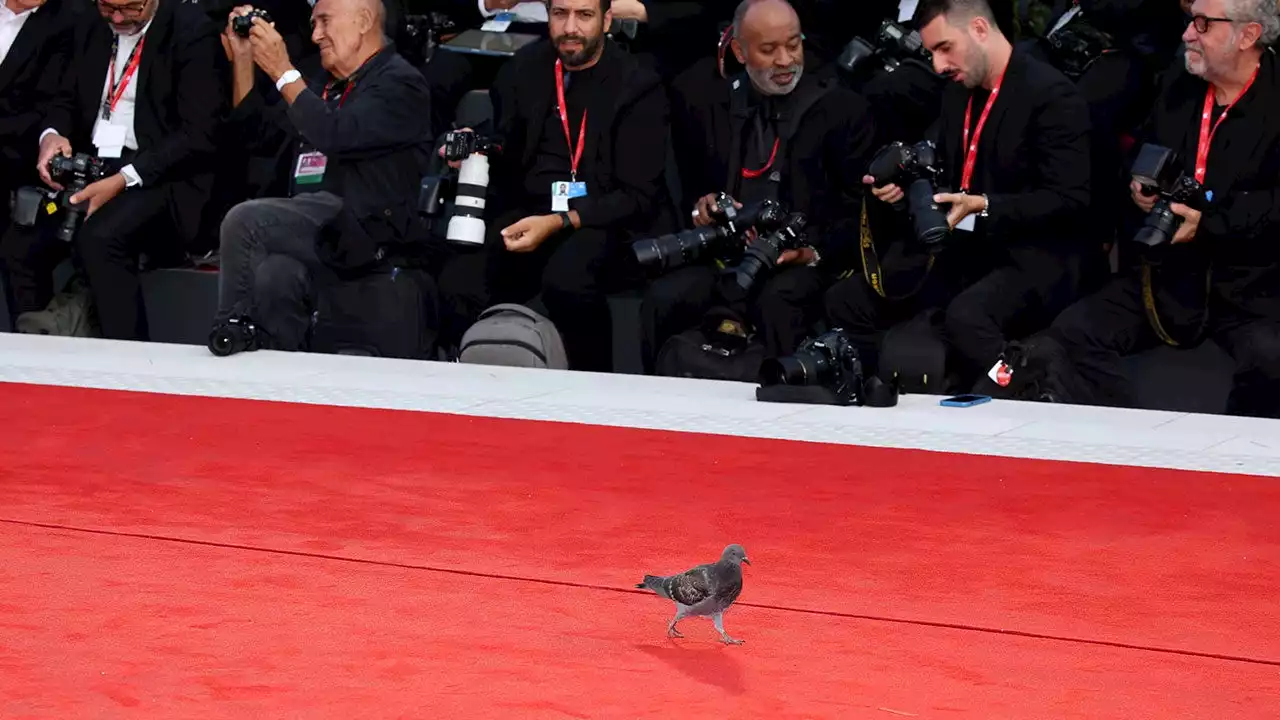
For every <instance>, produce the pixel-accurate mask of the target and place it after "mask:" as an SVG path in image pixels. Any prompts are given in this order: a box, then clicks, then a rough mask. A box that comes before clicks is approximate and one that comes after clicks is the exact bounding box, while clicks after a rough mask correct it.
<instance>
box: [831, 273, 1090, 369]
mask: <svg viewBox="0 0 1280 720" xmlns="http://www.w3.org/2000/svg"><path fill="white" fill-rule="evenodd" d="M966 249H967V248H956V249H955V250H952V251H948V252H964V251H965V250H966ZM897 258H900V260H898V261H895V256H894V255H892V254H890V255H888V256H887V257H886V258H885V263H884V265H885V273H886V278H885V285H886V287H887V288H888V294H889V295H891V296H894V295H897V294H898V293H903V294H905V291H906V290H909V289H911V288H913V287H914V286H915V285H916V284H917V283H918V282H919V278H920V277H921V273H923V272H924V264H923V259H922V258H918V257H917V258H912V259H907V258H906V257H905V256H900V255H899V256H897ZM957 259H958V258H956V257H955V256H954V255H953V256H952V257H950V258H948V257H940V258H939V259H938V261H937V264H936V265H935V267H934V269H933V270H932V272H930V273H929V277H928V279H927V280H925V282H924V285H923V287H921V289H920V290H919V292H917V293H915V294H914V295H910V296H909V297H905V298H901V299H889V298H885V297H882V296H881V295H879V294H878V293H876V292H875V291H874V290H873V289H872V287H871V286H870V285H869V284H868V283H867V281H866V279H865V278H864V277H863V276H862V275H861V274H858V275H853V276H851V277H849V278H847V279H845V280H842V281H840V282H839V283H837V284H836V285H834V286H832V287H831V289H830V290H828V291H827V294H826V309H827V318H828V320H829V321H830V323H831V324H832V326H833V327H840V328H843V329H844V330H845V332H846V333H848V335H849V339H850V341H851V342H852V343H853V344H854V346H855V347H857V349H858V352H859V353H860V357H861V358H862V361H863V365H864V367H865V368H866V369H867V371H868V372H870V373H875V372H878V371H879V354H880V345H881V342H882V341H883V339H884V334H885V333H886V332H888V330H889V329H890V328H892V327H893V326H895V325H897V324H899V323H902V322H906V321H908V320H910V319H912V318H914V317H915V316H917V315H919V314H920V313H922V312H925V311H928V310H941V311H942V328H941V329H942V334H943V336H944V337H945V339H946V343H947V347H948V365H950V366H953V367H954V369H955V370H956V371H957V372H958V373H959V374H960V375H961V377H962V378H963V381H964V382H965V383H971V382H973V381H976V380H977V379H978V378H980V377H981V376H982V375H983V374H984V373H986V372H987V370H989V369H990V368H991V366H993V365H994V364H995V363H996V361H997V360H998V359H999V358H1000V357H1001V355H1003V353H1004V351H1005V346H1006V344H1007V342H1008V340H1009V339H1010V338H1011V337H1013V336H1020V335H1024V334H1029V333H1032V332H1035V331H1036V330H1039V329H1041V328H1043V327H1045V326H1047V325H1048V324H1049V323H1050V322H1052V321H1053V318H1054V317H1055V316H1056V315H1057V314H1058V313H1059V312H1061V311H1062V309H1063V308H1066V307H1067V306H1068V305H1069V304H1070V303H1071V302H1072V301H1074V300H1075V299H1076V292H1077V288H1078V286H1079V277H1080V267H1081V261H1080V260H1079V259H1078V258H1073V257H1071V256H1064V255H1060V254H1056V253H1051V252H1048V251H1042V250H1038V249H1031V248H1022V249H1019V251H1018V252H1017V253H1010V256H1009V258H1008V259H1007V260H1006V261H1005V262H1002V263H999V264H996V265H995V266H994V267H993V268H992V269H990V270H989V271H987V272H986V273H982V274H979V273H975V272H973V271H972V268H973V267H974V266H975V265H974V264H973V263H969V264H968V267H967V268H963V269H960V268H957V267H956V262H955V261H956V260H957ZM895 266H896V268H895ZM970 277H976V280H975V281H972V282H967V278H970Z"/></svg>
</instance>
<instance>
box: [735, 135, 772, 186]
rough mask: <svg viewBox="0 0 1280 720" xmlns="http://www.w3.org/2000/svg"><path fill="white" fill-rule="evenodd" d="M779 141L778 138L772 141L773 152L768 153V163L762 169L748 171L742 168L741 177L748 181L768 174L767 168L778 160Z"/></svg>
mask: <svg viewBox="0 0 1280 720" xmlns="http://www.w3.org/2000/svg"><path fill="white" fill-rule="evenodd" d="M779 140H780V138H774V139H773V152H771V153H769V162H767V163H765V164H764V167H762V168H760V169H759V170H748V169H746V168H742V177H744V178H747V179H748V180H754V179H756V178H758V177H760V176H761V175H763V174H765V173H767V172H769V168H771V167H773V161H774V160H777V159H778V141H779Z"/></svg>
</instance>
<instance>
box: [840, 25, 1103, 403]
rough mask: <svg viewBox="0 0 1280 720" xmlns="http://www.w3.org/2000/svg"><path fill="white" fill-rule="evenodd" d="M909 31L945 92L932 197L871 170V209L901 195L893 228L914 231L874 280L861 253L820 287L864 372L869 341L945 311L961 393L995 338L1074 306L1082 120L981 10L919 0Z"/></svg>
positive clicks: (1080, 106) (1082, 194)
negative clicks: (857, 271) (855, 263)
mask: <svg viewBox="0 0 1280 720" xmlns="http://www.w3.org/2000/svg"><path fill="white" fill-rule="evenodd" d="M916 22H917V24H918V26H919V27H920V28H921V30H920V34H921V37H922V39H923V41H924V44H925V46H926V47H927V48H928V49H929V50H930V51H931V52H932V53H933V62H934V67H935V69H937V71H938V72H939V73H941V74H944V75H946V76H948V77H949V78H950V79H951V80H952V81H954V82H953V83H952V84H951V85H950V87H949V88H948V89H947V91H946V94H945V97H944V98H943V101H942V115H941V117H940V118H939V120H938V122H937V123H936V124H935V125H934V127H933V128H932V129H931V130H930V132H929V136H930V138H931V139H932V141H933V142H934V143H935V144H936V148H937V151H936V157H937V161H938V162H939V163H940V164H941V168H940V174H939V175H937V176H936V177H932V176H925V178H924V180H923V182H925V183H928V182H932V183H933V184H934V187H933V188H929V187H928V186H927V185H925V186H923V190H924V195H923V196H921V195H920V188H921V187H922V186H921V184H920V182H921V181H920V180H918V179H915V178H912V177H907V178H899V177H898V175H900V174H901V173H900V172H895V171H896V170H898V168H897V164H896V163H892V164H891V167H889V168H888V171H884V170H876V172H884V174H886V175H888V177H887V178H882V179H881V180H880V181H879V182H877V180H876V178H875V177H873V176H872V175H871V174H868V176H867V177H865V178H864V181H865V182H866V183H867V184H869V185H872V186H873V188H872V192H873V193H874V194H875V196H876V197H877V198H878V199H879V200H881V201H883V202H887V203H892V204H897V203H901V202H902V201H903V200H904V198H905V197H906V196H905V193H904V190H906V189H909V190H911V191H912V195H911V197H910V200H911V202H909V203H908V207H907V210H908V212H906V213H902V215H905V216H909V217H910V219H911V220H912V223H913V224H914V226H915V227H914V228H913V229H905V228H904V229H903V230H902V231H901V235H902V236H903V237H901V238H899V239H898V240H897V241H896V242H892V243H890V244H889V247H888V248H887V253H886V259H887V260H888V261H890V266H889V267H887V268H883V269H882V268H881V267H880V263H879V261H878V255H877V254H876V252H875V249H874V248H868V251H867V252H866V253H865V254H864V261H865V263H866V265H865V266H864V272H863V274H862V275H858V276H853V277H851V278H849V279H847V280H843V281H841V282H840V283H839V284H837V285H836V286H835V287H833V288H831V290H830V291H829V292H828V293H827V298H826V300H827V311H828V315H829V319H830V321H831V322H832V324H833V325H835V326H838V327H842V328H844V329H845V330H846V331H847V332H848V333H849V336H850V338H851V339H852V340H853V341H854V343H855V344H856V345H857V346H858V349H859V352H860V353H862V355H863V362H864V363H865V364H866V365H867V366H868V368H869V371H872V372H874V371H876V370H877V369H878V368H877V365H878V354H879V353H878V351H879V344H880V335H881V333H882V332H884V331H886V330H888V329H889V328H890V327H891V326H893V325H896V324H898V323H900V322H904V321H907V320H910V319H912V318H914V317H916V316H917V315H918V314H920V313H921V311H930V310H933V309H937V308H945V314H944V319H943V331H944V334H945V337H946V340H947V344H948V346H949V349H950V350H951V351H952V352H951V353H950V355H951V359H954V360H956V361H957V363H956V365H959V366H960V367H958V368H957V369H958V370H959V372H960V377H961V380H962V382H964V383H965V384H970V383H972V382H974V381H975V380H977V379H978V378H980V377H981V376H982V375H983V374H990V375H991V376H998V375H999V373H998V370H999V368H1000V364H1001V360H1002V356H1003V354H1004V352H1005V346H1006V334H1007V333H1010V332H1011V331H1014V330H1015V329H1017V330H1023V331H1033V330H1035V329H1037V328H1038V327H1042V326H1043V325H1046V324H1048V323H1049V322H1050V321H1051V320H1052V319H1053V316H1054V314H1056V312H1057V311H1058V310H1059V309H1060V308H1062V307H1065V306H1066V305H1067V304H1068V303H1069V302H1071V301H1072V300H1074V299H1075V297H1074V295H1075V292H1076V290H1075V288H1076V285H1077V276H1078V274H1079V268H1080V264H1081V256H1082V254H1083V253H1082V251H1081V250H1080V248H1082V247H1084V246H1085V245H1086V243H1087V239H1085V238H1083V237H1081V235H1080V228H1081V223H1080V218H1079V215H1080V214H1081V211H1082V210H1083V209H1084V208H1085V207H1086V205H1087V203H1088V201H1089V175H1090V168H1089V142H1088V133H1089V115H1088V109H1087V107H1086V106H1085V103H1084V101H1083V99H1082V98H1081V97H1080V95H1079V93H1078V92H1077V91H1076V89H1075V87H1074V86H1073V85H1072V84H1071V83H1070V81H1068V80H1067V79H1066V78H1065V77H1064V76H1063V75H1062V74H1061V73H1060V72H1058V71H1057V70H1054V69H1053V68H1051V67H1049V66H1047V65H1045V64H1043V63H1041V62H1039V61H1037V60H1035V59H1033V58H1031V57H1029V56H1027V55H1025V54H1024V53H1022V52H1019V51H1015V50H1014V49H1013V47H1012V46H1011V45H1010V43H1009V41H1008V39H1006V37H1005V36H1004V34H1003V33H1001V32H1000V30H999V29H998V27H997V26H996V23H995V21H994V20H993V17H992V14H991V10H990V8H989V7H988V6H987V4H986V2H985V1H984V0H922V1H921V3H920V5H919V8H918V10H917V16H916ZM930 154H932V153H930ZM884 157H885V156H883V155H882V156H878V157H877V160H876V161H873V163H872V169H873V170H875V168H876V166H877V165H879V164H881V163H880V162H877V161H880V160H882V159H883V158H884ZM885 180H888V182H885ZM899 182H901V183H903V184H904V185H906V186H907V187H905V188H904V187H903V186H900V185H899V184H898V183H899ZM876 185H879V186H878V187H877V186H876ZM929 193H932V197H930V194H929ZM931 201H932V203H935V204H936V206H934V207H931V206H930V202H931ZM939 206H940V207H939ZM941 213H945V216H942V215H941ZM930 218H936V220H930ZM904 219H906V218H904ZM886 276H887V277H886ZM913 285H914V286H915V287H914V292H912V291H911V290H912V288H913ZM903 289H907V290H908V292H907V293H906V294H905V295H903V294H901V291H902V290H903Z"/></svg>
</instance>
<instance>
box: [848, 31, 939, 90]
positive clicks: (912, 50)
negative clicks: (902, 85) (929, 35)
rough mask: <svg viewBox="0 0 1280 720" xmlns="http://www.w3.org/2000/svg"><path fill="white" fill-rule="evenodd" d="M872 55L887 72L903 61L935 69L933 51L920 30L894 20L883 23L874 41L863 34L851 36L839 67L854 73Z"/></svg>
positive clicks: (931, 69) (896, 67) (930, 69)
mask: <svg viewBox="0 0 1280 720" xmlns="http://www.w3.org/2000/svg"><path fill="white" fill-rule="evenodd" d="M872 59H879V60H880V62H881V63H882V64H883V66H884V70H885V72H893V71H894V70H897V69H898V68H899V67H901V65H902V63H903V62H911V63H919V64H923V65H924V66H925V67H926V68H927V69H928V70H929V71H930V72H933V55H932V54H931V53H930V52H929V51H928V50H926V49H925V47H924V42H923V41H921V39H920V33H918V32H916V31H915V30H907V29H906V28H905V27H903V26H902V25H899V24H898V23H896V22H894V21H892V20H886V21H884V23H882V24H881V25H880V30H879V31H878V32H877V33H876V38H875V43H874V44H872V43H869V42H867V41H866V40H863V39H862V38H860V37H855V38H854V39H853V40H850V41H849V44H848V45H845V47H844V50H843V51H841V53H840V56H839V58H837V59H836V67H838V68H839V69H840V70H841V72H844V73H846V74H848V75H851V76H852V75H856V74H857V73H858V71H859V70H860V69H861V68H863V67H867V61H869V60H872Z"/></svg>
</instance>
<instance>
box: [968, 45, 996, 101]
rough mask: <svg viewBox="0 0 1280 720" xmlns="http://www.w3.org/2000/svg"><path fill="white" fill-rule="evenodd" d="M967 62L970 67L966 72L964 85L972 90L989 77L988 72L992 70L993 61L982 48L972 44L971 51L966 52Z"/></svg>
mask: <svg viewBox="0 0 1280 720" xmlns="http://www.w3.org/2000/svg"><path fill="white" fill-rule="evenodd" d="M965 64H966V65H968V66H969V69H968V70H966V71H965V73H964V86H965V87H966V88H968V89H970V90H973V89H975V88H977V87H978V86H980V85H982V81H983V80H986V79H987V72H988V71H990V70H991V61H989V60H988V59H987V56H986V55H985V54H983V52H982V48H980V47H978V46H977V45H973V46H970V48H969V52H968V53H966V54H965Z"/></svg>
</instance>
